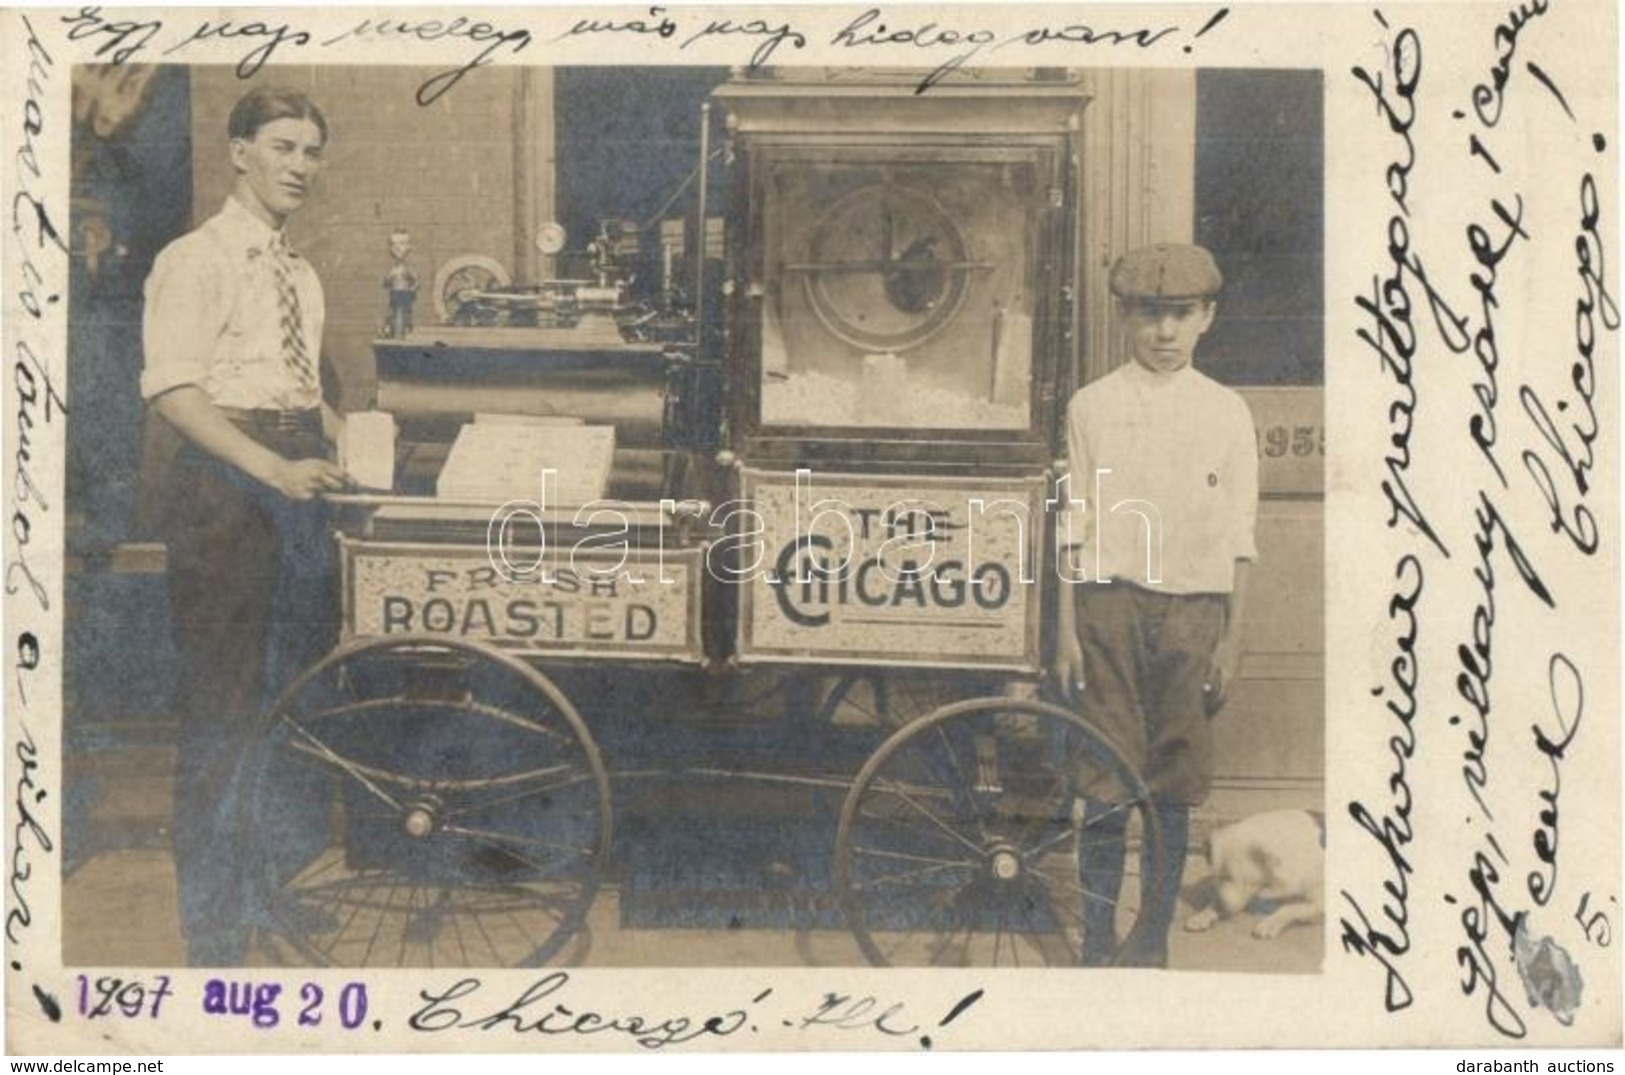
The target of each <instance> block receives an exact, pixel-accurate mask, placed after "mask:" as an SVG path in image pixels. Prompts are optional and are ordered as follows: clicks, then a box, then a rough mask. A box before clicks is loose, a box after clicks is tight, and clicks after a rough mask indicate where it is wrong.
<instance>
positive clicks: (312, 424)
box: [220, 407, 322, 433]
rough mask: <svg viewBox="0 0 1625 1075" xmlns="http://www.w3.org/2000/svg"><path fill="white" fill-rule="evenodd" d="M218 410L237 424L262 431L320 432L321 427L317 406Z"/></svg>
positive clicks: (319, 410)
mask: <svg viewBox="0 0 1625 1075" xmlns="http://www.w3.org/2000/svg"><path fill="white" fill-rule="evenodd" d="M220 412H221V413H222V414H224V415H225V416H226V417H227V418H229V419H231V420H232V422H234V423H235V424H237V425H238V426H241V427H243V428H245V429H255V430H259V431H260V432H262V433H309V432H320V431H321V428H322V412H321V408H319V407H310V408H306V409H305V410H297V411H279V410H276V409H275V408H272V407H256V408H253V409H251V410H245V409H243V408H241V407H221V408H220Z"/></svg>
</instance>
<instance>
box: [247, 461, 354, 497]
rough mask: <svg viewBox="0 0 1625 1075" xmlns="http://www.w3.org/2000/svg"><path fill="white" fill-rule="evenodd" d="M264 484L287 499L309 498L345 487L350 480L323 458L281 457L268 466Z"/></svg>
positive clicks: (336, 466)
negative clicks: (282, 458)
mask: <svg viewBox="0 0 1625 1075" xmlns="http://www.w3.org/2000/svg"><path fill="white" fill-rule="evenodd" d="M265 483H266V484H267V485H269V486H270V487H271V488H273V489H275V490H276V491H277V492H279V493H281V494H282V495H283V496H285V497H287V498H288V499H289V500H309V499H311V498H312V497H315V496H319V495H321V494H322V493H336V492H339V491H341V490H343V489H345V488H348V487H349V484H350V479H349V477H348V476H346V475H345V473H344V471H343V470H342V469H341V468H340V467H339V465H338V464H337V463H330V462H328V461H327V460H326V459H284V460H282V461H281V462H279V463H277V464H276V465H274V466H273V467H272V468H271V472H270V473H269V474H268V475H266V479H265Z"/></svg>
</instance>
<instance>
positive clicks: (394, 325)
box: [383, 230, 418, 340]
mask: <svg viewBox="0 0 1625 1075" xmlns="http://www.w3.org/2000/svg"><path fill="white" fill-rule="evenodd" d="M411 255H412V237H411V236H410V235H408V234H407V233H406V232H404V231H399V230H397V231H393V232H390V234H389V256H390V258H391V259H392V260H393V262H394V264H392V265H391V266H390V267H389V275H388V276H386V277H384V290H386V291H388V292H389V318H388V320H386V321H385V322H384V327H383V335H384V338H385V339H390V340H398V339H401V338H402V337H405V336H410V335H411V334H412V304H413V303H415V302H416V301H417V297H418V274H417V273H415V272H413V271H412V270H411V268H410V267H408V266H407V264H406V259H407V258H408V257H410V256H411Z"/></svg>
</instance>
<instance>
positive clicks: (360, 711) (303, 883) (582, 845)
mask: <svg viewBox="0 0 1625 1075" xmlns="http://www.w3.org/2000/svg"><path fill="white" fill-rule="evenodd" d="M262 732H263V734H262V737H261V740H260V741H259V743H257V744H256V747H255V751H254V754H253V756H252V760H251V763H250V764H251V767H250V768H249V769H248V770H247V779H246V781H245V788H246V791H245V795H244V802H243V815H242V816H243V820H244V824H245V826H246V830H247V831H246V833H245V835H246V838H247V842H246V844H245V846H246V847H247V848H248V849H249V854H248V855H247V856H246V857H245V861H250V862H254V863H256V864H258V868H259V870H260V875H259V878H258V881H259V884H258V885H257V886H256V888H257V890H258V892H259V893H260V896H261V898H260V899H259V900H258V902H259V904H260V907H259V910H258V913H257V915H256V922H257V925H258V926H259V929H258V937H259V940H260V942H261V946H262V948H263V949H264V950H265V951H266V953H267V954H268V955H269V956H270V957H271V958H274V959H277V960H279V961H283V962H291V963H309V964H319V965H325V964H335V965H340V966H516V967H517V966H535V965H538V964H541V963H544V962H546V961H547V960H549V959H551V958H553V957H555V956H556V955H557V954H558V953H559V951H560V949H561V948H562V947H563V946H564V945H565V944H566V943H567V942H568V941H569V940H570V938H571V935H572V934H574V933H575V932H576V930H577V929H578V928H579V927H580V926H581V924H582V921H583V919H584V918H585V917H586V913H587V909H588V907H589V906H590V905H591V904H592V900H593V896H594V895H595V894H596V892H597V889H598V883H599V876H600V873H601V870H602V868H603V864H604V861H605V859H606V857H607V855H608V851H609V841H610V805H609V781H608V778H607V776H606V774H605V772H604V766H603V762H602V761H601V760H600V758H599V756H598V749H597V747H595V746H594V745H593V742H592V737H591V736H590V735H589V734H588V732H587V728H586V725H585V724H584V723H583V722H582V720H581V717H580V715H579V714H577V712H576V710H575V707H574V706H572V705H571V704H570V702H569V700H568V699H567V698H565V696H564V695H563V694H562V693H561V692H560V691H559V690H558V689H557V688H556V687H555V686H554V685H553V684H552V683H551V682H550V681H549V680H548V679H547V678H546V677H545V676H542V675H541V674H539V673H538V672H536V671H535V670H534V669H532V668H530V667H529V666H528V665H526V664H524V663H523V662H521V661H519V660H517V659H515V658H513V657H510V656H508V655H506V654H503V653H500V652H497V651H495V650H492V649H489V648H487V647H484V646H480V645H476V644H471V643H468V642H453V641H447V640H444V639H439V638H436V639H433V640H430V639H426V638H419V637H412V638H408V637H404V636H403V637H401V638H396V639H384V640H373V641H368V642H364V643H358V644H351V645H346V646H342V647H340V648H339V649H337V650H335V651H334V652H333V653H332V654H330V655H329V656H328V657H326V658H325V659H324V660H322V661H321V662H320V663H319V664H317V665H316V666H315V667H313V668H312V669H311V670H310V671H308V672H306V673H305V674H304V675H303V676H301V677H300V678H299V679H298V680H297V681H296V682H295V683H294V684H293V685H292V686H291V687H289V688H288V690H287V691H286V692H285V693H284V694H283V695H282V697H281V698H279V699H278V700H277V702H276V704H275V705H274V706H273V707H272V709H271V711H270V712H269V713H268V714H267V716H266V722H265V724H264V727H263V730H262Z"/></svg>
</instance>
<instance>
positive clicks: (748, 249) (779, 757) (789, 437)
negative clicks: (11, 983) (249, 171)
mask: <svg viewBox="0 0 1625 1075" xmlns="http://www.w3.org/2000/svg"><path fill="white" fill-rule="evenodd" d="M918 77H919V76H918V73H898V72H891V73H886V72H822V71H778V72H771V73H766V74H756V75H752V76H749V77H736V78H735V79H734V80H733V81H731V82H729V83H727V84H726V85H724V86H722V87H720V88H719V89H718V90H717V91H716V92H715V93H714V94H713V96H712V98H711V103H710V104H709V105H708V106H707V111H708V112H709V113H712V115H708V116H707V118H706V121H705V123H704V124H703V125H702V126H703V130H704V131H705V132H707V135H706V136H705V137H704V141H702V146H701V162H702V163H701V167H700V169H699V172H698V179H699V182H698V183H697V184H696V186H695V188H694V190H695V198H696V200H697V205H695V206H694V207H693V212H692V214H691V215H690V216H689V217H688V218H687V219H686V220H678V221H667V222H662V223H661V224H660V226H659V228H658V246H655V245H654V244H652V243H646V242H645V241H644V237H645V236H648V235H650V234H651V233H653V232H655V230H656V229H655V228H653V227H652V226H651V227H647V228H645V227H640V226H639V225H638V224H636V223H635V222H634V223H627V222H625V221H619V220H606V221H605V222H604V223H603V225H602V227H601V229H600V232H599V234H598V235H597V236H595V237H593V238H592V240H591V242H590V243H589V244H588V245H587V248H586V249H585V250H584V251H580V252H578V253H575V254H572V253H571V250H570V248H569V245H568V244H569V240H568V237H567V236H565V235H564V234H563V233H562V230H561V229H558V228H557V227H556V226H550V227H548V228H544V229H542V233H541V234H539V235H538V236H537V242H538V245H539V247H540V248H541V250H542V252H543V253H544V254H545V255H546V256H547V257H548V258H550V259H552V260H551V262H550V264H552V265H553V266H554V267H555V268H556V269H558V270H559V271H558V273H557V274H556V276H555V277H554V278H551V279H547V280H544V281H541V282H539V283H535V284H529V285H517V286H516V285H514V284H513V283H511V282H510V281H509V279H508V278H507V274H506V272H505V271H504V270H503V268H502V266H501V265H500V264H497V263H495V262H493V261H491V260H490V259H489V258H483V257H473V258H469V259H463V260H461V261H459V262H454V263H449V264H448V265H446V266H442V267H441V269H440V271H439V272H438V273H437V274H436V281H435V286H434V300H435V305H436V309H437V312H438V313H439V314H440V318H441V320H442V322H443V323H442V324H441V325H438V326H431V327H426V328H418V329H416V330H414V332H413V333H412V334H411V335H409V336H407V337H406V338H398V339H388V340H380V341H378V342H377V344H376V345H375V351H376V354H377V357H378V364H379V398H378V407H379V409H380V410H381V411H385V412H388V413H389V414H390V415H391V416H392V417H391V419H390V421H391V422H392V423H393V424H395V425H396V427H397V436H396V438H395V443H394V449H393V450H394V457H395V467H394V474H395V478H394V487H393V488H391V489H390V490H388V491H387V492H381V493H379V494H367V495H353V496H345V497H337V498H335V507H336V511H337V512H338V518H339V520H340V527H339V535H338V542H339V548H340V554H341V560H342V582H341V590H342V596H343V630H344V640H343V642H342V643H341V645H340V646H339V647H338V648H337V649H336V650H335V651H334V652H332V653H331V654H330V655H329V656H328V657H327V658H326V659H325V660H323V661H322V662H320V663H319V664H318V665H317V666H315V667H313V668H311V669H310V670H309V671H307V672H306V673H305V674H304V675H302V676H301V677H300V678H299V679H298V680H297V681H296V682H295V683H293V684H292V685H291V686H290V687H289V688H288V690H287V691H286V692H285V693H284V694H283V696H282V697H281V698H280V699H279V700H278V702H277V703H276V704H275V705H274V707H273V709H272V711H271V712H270V713H269V714H268V716H267V718H266V723H265V731H264V736H263V739H262V742H261V743H260V744H259V746H258V758H257V760H256V763H255V765H254V767H253V769H252V772H253V774H254V776H253V779H252V780H251V782H250V787H249V791H248V793H247V794H246V796H245V807H244V810H245V818H246V826H247V832H248V834H249V838H250V839H256V840H263V842H264V846H265V848H266V850H265V853H264V854H263V855H259V856H256V859H257V860H258V861H261V862H262V863H263V866H264V872H265V881H266V887H267V888H268V889H269V898H268V900H267V906H266V909H265V911H264V913H263V915H262V919H263V923H264V928H263V929H262V931H261V932H262V935H263V941H264V946H265V947H266V948H268V949H269V950H270V951H271V952H272V953H273V954H274V955H275V957H276V958H280V959H285V960H290V961H296V962H310V963H320V964H339V965H386V966H388V965H475V966H529V965H537V964H541V963H544V962H548V961H550V960H557V959H561V958H567V957H568V952H569V947H570V945H571V943H572V940H573V938H575V936H576V935H577V933H578V931H580V930H581V928H582V926H583V923H584V922H585V921H586V918H587V914H588V911H589V908H590V907H591V906H592V905H593V902H594V899H595V896H596V895H597V894H598V892H599V889H600V887H601V885H602V884H603V883H604V882H605V881H606V879H611V878H613V877H614V876H615V866H614V864H612V862H611V861H610V859H611V847H612V841H611V831H612V829H611V819H612V814H613V811H614V804H615V802H616V800H617V798H618V797H620V796H621V795H622V794H624V792H625V789H626V787H627V786H629V785H631V784H632V783H633V782H635V781H637V780H640V779H643V778H645V777H647V776H649V775H650V774H658V775H661V776H662V777H665V778H670V777H672V776H673V775H676V776H678V777H681V776H683V775H684V774H690V775H693V776H694V777H695V778H696V779H703V780H705V781H707V783H706V784H705V787H706V788H708V789H711V788H715V789H719V790H716V791H715V793H714V794H715V796H716V798H717V801H718V807H717V808H718V809H719V810H720V809H725V808H726V802H725V800H726V798H727V788H728V786H729V785H728V782H727V781H728V779H729V778H732V779H737V780H741V781H743V780H756V781H768V782H772V781H775V780H777V781H784V782H789V783H792V784H799V785H805V786H815V787H821V788H826V789H834V794H836V795H838V796H840V799H839V801H840V807H839V811H838V818H837V819H836V820H835V824H836V825H837V831H836V837H835V861H834V863H833V865H832V867H831V868H830V870H829V877H830V883H829V891H827V892H825V893H823V894H822V895H821V897H820V898H822V899H824V900H825V901H826V902H827V905H828V907H830V908H831V909H833V910H834V911H836V912H838V921H839V922H841V923H842V924H843V926H844V928H846V929H849V930H850V931H851V933H852V934H853V936H854V937H855V938H856V941H857V943H858V945H859V947H860V948H861V951H862V952H863V954H864V956H865V957H866V958H867V959H868V960H870V961H871V962H873V963H875V964H879V965H1044V964H1051V965H1072V964H1074V963H1076V962H1077V960H1078V955H1079V951H1080V945H1081V930H1082V918H1083V915H1082V911H1083V905H1084V902H1085V901H1087V900H1110V901H1117V900H1118V894H1117V893H1092V892H1088V891H1085V890H1084V888H1083V887H1082V886H1081V884H1080V881H1079V875H1078V869H1077V865H1076V858H1075V855H1076V854H1077V850H1078V848H1079V846H1080V845H1081V844H1083V843H1084V842H1086V841H1088V840H1089V839H1090V838H1091V833H1090V831H1089V827H1088V824H1086V822H1085V821H1084V814H1083V811H1082V810H1081V807H1080V805H1079V799H1078V794H1079V788H1080V786H1081V783H1080V782H1081V781H1082V780H1083V779H1084V778H1085V776H1086V775H1089V774H1093V775H1095V776H1098V775H1099V774H1102V773H1104V774H1105V775H1107V776H1109V777H1111V778H1112V779H1114V780H1115V781H1116V783H1117V785H1118V786H1119V787H1121V788H1123V789H1126V792H1127V794H1125V795H1124V796H1123V798H1124V799H1125V803H1124V805H1123V806H1122V809H1124V810H1128V811H1132V813H1133V816H1134V818H1136V819H1137V823H1136V824H1134V825H1132V826H1131V829H1130V832H1131V839H1135V840H1139V841H1144V842H1146V844H1147V845H1148V846H1149V847H1150V849H1151V850H1152V852H1153V853H1155V850H1156V846H1157V838H1158V837H1157V831H1156V828H1155V824H1154V819H1153V816H1152V813H1151V811H1150V810H1148V809H1147V808H1146V806H1145V802H1144V798H1145V796H1144V788H1143V784H1142V783H1141V781H1140V779H1139V777H1138V776H1137V774H1136V773H1135V772H1134V771H1133V769H1132V767H1131V766H1130V765H1129V764H1127V763H1126V762H1125V761H1124V760H1123V758H1122V756H1121V755H1120V753H1119V752H1118V750H1117V749H1116V748H1115V747H1114V746H1113V744H1112V743H1110V742H1109V741H1108V740H1107V739H1106V738H1105V737H1103V736H1102V735H1101V734H1100V733H1099V732H1097V731H1096V730H1094V729H1093V728H1092V727H1091V726H1090V725H1089V724H1088V723H1087V722H1086V721H1084V720H1083V719H1082V718H1080V716H1079V715H1078V714H1077V713H1076V711H1075V706H1070V705H1060V704H1054V703H1052V702H1050V701H1046V700H1044V698H1043V694H1042V691H1043V684H1044V678H1043V676H1044V661H1045V657H1046V652H1045V651H1046V641H1045V639H1046V631H1045V625H1046V623H1049V622H1052V620H1053V608H1052V607H1051V603H1052V602H1053V601H1055V600H1056V599H1057V598H1058V597H1059V596H1061V595H1062V593H1063V592H1064V591H1063V588H1062V587H1061V586H1060V585H1059V584H1058V583H1057V582H1056V578H1057V575H1056V571H1055V566H1054V565H1055V560H1056V555H1057V551H1056V541H1055V538H1054V533H1053V530H1054V525H1053V519H1054V516H1053V511H1052V504H1051V503H1050V501H1051V499H1052V497H1053V496H1054V490H1055V482H1056V479H1057V477H1058V476H1059V470H1060V469H1064V461H1063V462H1062V464H1061V465H1060V466H1059V467H1058V466H1057V463H1056V457H1057V455H1058V453H1059V450H1060V446H1061V440H1060V437H1059V431H1060V425H1061V421H1062V417H1063V415H1062V411H1063V409H1064V406H1065V402H1066V400H1067V399H1068V398H1069V395H1070V392H1071V390H1072V388H1073V382H1074V378H1075V373H1074V370H1075V367H1076V354H1075V349H1076V340H1075V336H1074V324H1075V320H1076V311H1075V309H1074V296H1075V280H1076V274H1077V272H1078V257H1077V246H1078V227H1077V219H1078V214H1077V208H1076V199H1077V188H1078V174H1077V173H1078V161H1077V152H1078V149H1077V142H1078V138H1077V136H1078V125H1079V121H1080V118H1081V113H1082V110H1083V107H1084V105H1085V103H1086V102H1085V99H1084V98H1083V97H1082V96H1081V94H1080V93H1079V91H1078V89H1077V87H1076V85H1075V84H1072V83H1070V82H1068V81H1065V80H1064V79H1061V78H1058V77H1054V76H1052V75H1047V74H1046V73H1044V72H1033V73H1011V72H993V73H984V74H981V75H978V76H976V77H970V76H966V77H963V78H960V79H957V80H954V81H951V82H948V83H944V84H941V85H938V86H936V87H933V88H932V89H931V90H930V92H926V93H921V92H917V82H918ZM718 113H719V114H720V117H718V115H716V114H718ZM718 118H720V120H721V123H720V124H719V123H716V122H715V120H716V119H718ZM714 126H721V127H722V128H723V129H724V130H725V132H726V134H725V142H724V143H723V144H722V145H721V146H720V147H719V148H720V149H721V150H722V153H721V154H720V155H721V156H722V157H723V158H724V161H725V167H724V168H723V169H720V171H723V172H724V173H725V186H726V189H725V192H718V191H717V190H716V189H714V188H715V184H714V183H713V182H712V179H711V175H710V173H711V171H712V169H711V168H709V167H707V164H708V162H709V161H710V159H711V157H712V156H713V152H712V146H711V145H710V144H709V142H710V138H709V132H710V131H711V130H712V128H713V127H714ZM713 203H715V204H713ZM713 213H715V214H716V215H715V216H713ZM634 263H637V264H641V265H654V266H657V267H658V268H657V269H656V270H652V271H649V272H645V273H643V274H642V275H641V276H638V275H637V274H635V273H633V272H632V271H630V270H629V268H628V266H630V265H632V264H634ZM650 276H654V277H656V278H657V279H658V286H653V285H649V284H642V285H641V286H640V281H641V280H645V279H648V278H649V277H650ZM640 295H642V296H645V297H641V298H640V297H639V296H640ZM420 320H428V319H427V318H424V319H420ZM510 471H512V472H513V473H509V472H510ZM543 472H545V476H543ZM516 476H517V478H522V479H523V480H524V481H525V482H526V483H528V484H526V485H524V487H523V488H525V489H528V490H532V491H531V492H529V493H528V494H526V495H524V496H518V495H516V493H515V490H516V486H514V485H513V481H514V480H515V479H516ZM674 724H682V725H683V726H684V727H686V728H687V729H688V730H689V731H690V732H691V733H692V735H691V736H690V740H693V739H695V738H697V739H698V740H700V741H701V742H702V743H705V742H708V739H707V737H708V736H710V735H713V733H714V735H715V739H716V741H717V742H720V741H721V740H722V739H723V738H738V736H737V734H736V732H737V729H739V728H741V727H747V728H748V727H752V726H756V727H758V728H759V731H760V735H758V736H756V737H755V740H754V741H755V743H756V744H757V746H758V749H757V751H756V753H755V754H754V755H753V756H752V757H753V760H754V762H755V763H756V764H754V765H751V766H747V765H743V764H736V763H734V762H733V761H731V760H729V759H728V757H727V756H726V754H725V752H723V751H721V750H720V748H719V749H718V750H717V751H714V752H713V751H710V750H702V751H701V752H699V753H698V754H695V753H693V752H692V751H690V752H689V753H688V754H686V755H685V754H684V753H683V752H682V751H674V750H671V749H669V743H670V740H668V739H667V738H665V737H664V736H663V733H664V731H665V730H666V729H667V728H668V727H669V726H671V725H674ZM809 727H815V728H817V729H820V730H821V733H820V734H821V737H820V736H813V735H808V734H806V731H807V729H808V728H809ZM762 743H766V744H767V748H766V757H767V762H766V763H765V764H763V763H762V757H763V751H762V749H761V747H760V744H762ZM832 744H834V745H832ZM854 756H855V757H856V761H855V762H853V763H852V764H851V765H850V766H849V767H848V768H846V769H845V770H844V771H841V772H830V771H828V770H829V768H830V766H831V764H839V763H842V762H844V761H846V760H848V759H851V758H853V757H854ZM854 769H855V770H856V775H855V776H853V775H851V774H852V772H853V771H854ZM719 777H721V778H723V779H721V780H720V781H719V780H718V778H719ZM1091 778H1092V777H1091ZM289 832H294V833H296V834H297V837H296V838H292V839H290V838H288V836H287V834H288V833H289ZM721 853H726V851H725V850H724V851H722V852H721ZM636 854H638V849H637V848H636V847H635V846H633V847H629V848H623V849H622V851H621V855H622V856H630V855H636ZM1134 887H1135V886H1134V885H1133V884H1132V882H1131V883H1130V885H1128V886H1126V888H1127V889H1130V890H1132V889H1133V888H1134ZM1133 902H1134V901H1133V898H1132V896H1130V897H1128V898H1126V899H1125V900H1124V901H1123V905H1122V906H1120V907H1119V908H1118V932H1119V935H1120V937H1121V939H1122V940H1124V941H1126V940H1128V939H1130V938H1131V936H1132V934H1133V932H1134V929H1135V916H1134V911H1133V907H1132V903H1133Z"/></svg>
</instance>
